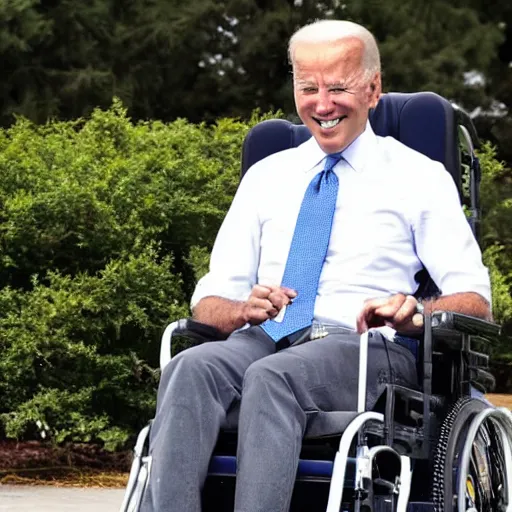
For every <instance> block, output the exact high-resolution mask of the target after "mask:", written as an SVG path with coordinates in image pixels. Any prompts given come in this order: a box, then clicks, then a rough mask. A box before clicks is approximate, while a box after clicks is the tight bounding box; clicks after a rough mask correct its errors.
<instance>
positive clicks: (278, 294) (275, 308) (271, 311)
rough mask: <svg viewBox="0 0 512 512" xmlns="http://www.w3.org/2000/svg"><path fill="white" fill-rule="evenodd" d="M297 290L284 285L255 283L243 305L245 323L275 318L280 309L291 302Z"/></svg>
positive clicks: (257, 323)
mask: <svg viewBox="0 0 512 512" xmlns="http://www.w3.org/2000/svg"><path fill="white" fill-rule="evenodd" d="M295 297H297V292H296V291H295V290H292V289H291V288H286V287H284V286H272V285H270V286H262V285H259V284H257V285H255V286H254V288H253V289H252V291H251V295H250V296H249V298H248V299H247V301H246V302H245V305H244V318H245V321H246V323H249V324H251V325H259V324H261V323H263V322H265V321H266V320H269V319H271V318H275V317H276V316H277V315H278V314H279V312H280V311H281V309H282V308H283V307H284V306H287V305H288V304H291V303H292V301H293V299H294V298H295Z"/></svg>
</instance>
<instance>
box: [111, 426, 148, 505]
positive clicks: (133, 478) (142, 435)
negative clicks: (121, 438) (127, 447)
mask: <svg viewBox="0 0 512 512" xmlns="http://www.w3.org/2000/svg"><path fill="white" fill-rule="evenodd" d="M149 429H150V426H149V425H146V426H145V427H144V428H143V429H142V430H141V431H140V432H139V435H138V436H137V442H136V443H135V448H134V449H133V452H134V456H133V463H132V467H131V469H130V476H129V477H128V483H127V485H126V491H125V493H124V498H123V503H122V504H121V508H120V509H119V512H127V511H128V505H129V504H130V501H131V499H132V496H133V493H134V491H135V488H136V487H137V482H138V481H139V480H140V473H141V466H142V463H143V462H145V461H144V458H143V457H142V453H143V450H144V444H145V442H146V439H147V437H148V435H149ZM143 476H144V475H143ZM148 476H149V471H148V474H147V475H145V477H146V479H147V477H148ZM146 485H147V480H146V482H145V483H144V488H145V487H146Z"/></svg>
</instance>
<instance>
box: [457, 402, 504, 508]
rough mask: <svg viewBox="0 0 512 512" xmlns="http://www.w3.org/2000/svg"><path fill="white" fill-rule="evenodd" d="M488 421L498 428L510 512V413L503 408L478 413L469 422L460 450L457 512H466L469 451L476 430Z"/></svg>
mask: <svg viewBox="0 0 512 512" xmlns="http://www.w3.org/2000/svg"><path fill="white" fill-rule="evenodd" d="M487 419H490V420H491V421H493V422H494V423H495V425H496V427H497V428H498V431H499V433H500V435H501V441H502V444H503V449H504V450H505V477H506V481H507V489H506V492H507V512H512V500H511V494H512V413H511V412H510V411H509V410H508V409H506V408H504V407H498V408H496V409H495V408H493V407H489V408H488V409H484V410H483V411H482V412H480V413H478V414H477V415H476V416H475V417H474V418H473V421H472V422H471V424H470V426H469V430H468V432H467V437H466V441H465V443H464V447H463V449H462V456H461V458H460V471H459V482H458V488H457V496H458V499H457V510H458V512H466V500H465V496H466V481H467V477H468V468H469V459H470V457H471V450H472V448H473V442H474V440H475V437H476V434H477V433H478V429H479V428H480V427H481V426H482V424H483V423H484V421H485V420H487Z"/></svg>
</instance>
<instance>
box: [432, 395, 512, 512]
mask: <svg viewBox="0 0 512 512" xmlns="http://www.w3.org/2000/svg"><path fill="white" fill-rule="evenodd" d="M490 407H491V406H490V405H488V404H487V403H485V402H483V401H482V400H478V399H472V398H464V399H460V400H459V401H458V402H456V403H455V405H454V406H453V408H452V409H451V411H450V413H449V414H448V415H447V417H446V419H445V421H444V422H443V425H442V427H441V432H440V436H439V441H438V446H437V448H436V453H435V457H434V468H433V487H432V498H433V502H434V509H435V510H436V512H455V511H458V510H460V508H461V507H462V510H464V511H465V512H499V511H501V510H503V511H505V510H506V501H507V498H508V494H509V492H510V490H507V483H506V475H505V473H506V469H505V466H506V464H505V458H504V457H505V456H504V453H505V452H504V450H505V447H504V445H503V438H502V436H501V435H500V432H499V430H498V428H497V426H496V424H495V422H494V421H493V420H492V419H486V420H484V421H483V422H482V423H481V425H480V426H479V427H478V430H477V432H476V435H475V437H474V439H473V440H472V441H470V440H469V439H468V431H469V428H470V424H471V422H472V420H473V419H474V418H475V417H476V416H477V414H479V413H480V412H482V411H484V410H486V409H489V408H490ZM467 442H471V447H470V452H469V453H470V457H469V462H468V464H467V465H465V467H464V466H463V464H464V462H463V461H462V458H463V457H462V455H463V450H464V448H465V446H466V444H467ZM461 479H465V484H464V485H462V487H461V485H460V483H461ZM460 488H463V489H465V492H464V496H459V495H458V494H459V489H460ZM461 499H462V500H463V504H461V503H460V500H461Z"/></svg>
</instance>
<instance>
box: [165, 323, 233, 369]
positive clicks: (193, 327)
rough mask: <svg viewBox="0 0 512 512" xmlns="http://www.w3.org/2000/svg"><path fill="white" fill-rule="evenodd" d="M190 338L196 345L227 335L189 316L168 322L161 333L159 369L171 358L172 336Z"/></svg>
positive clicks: (222, 338) (218, 339)
mask: <svg viewBox="0 0 512 512" xmlns="http://www.w3.org/2000/svg"><path fill="white" fill-rule="evenodd" d="M176 335H178V336H185V337H187V338H191V339H192V340H193V341H195V343H196V344H197V345H198V344H200V343H204V342H205V341H221V340H225V339H226V338H227V337H228V335H227V334H225V333H223V332H221V331H219V330H218V329H216V328H215V327H212V326H211V325H207V324H203V323H201V322H196V321H195V320H192V319H191V318H182V319H181V320H177V321H176V322H173V323H172V324H169V325H168V326H167V327H166V328H165V331H164V333H163V335H162V342H161V344H160V369H161V370H163V369H164V368H165V366H167V364H168V363H169V362H170V360H171V357H172V356H171V345H172V338H173V336H176Z"/></svg>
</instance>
